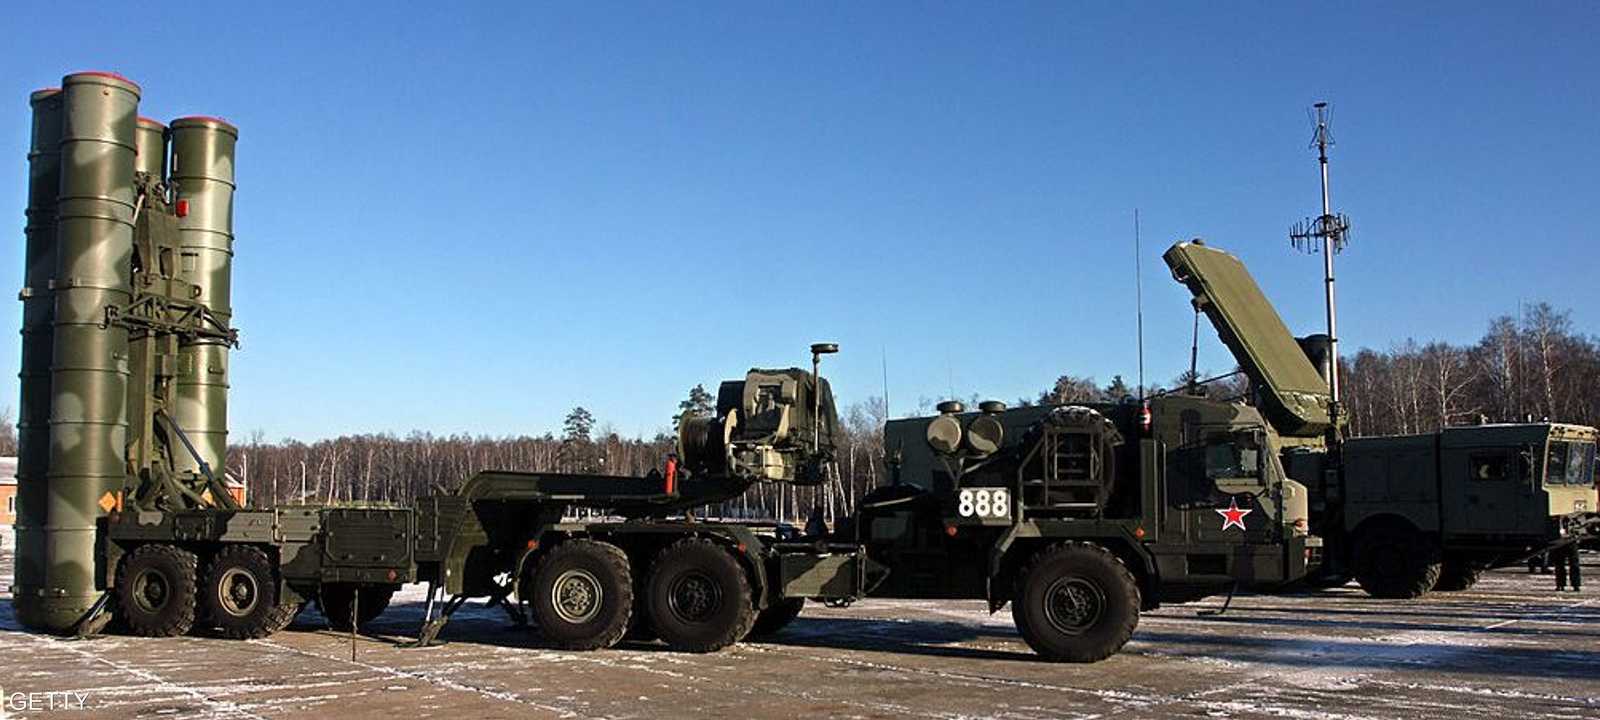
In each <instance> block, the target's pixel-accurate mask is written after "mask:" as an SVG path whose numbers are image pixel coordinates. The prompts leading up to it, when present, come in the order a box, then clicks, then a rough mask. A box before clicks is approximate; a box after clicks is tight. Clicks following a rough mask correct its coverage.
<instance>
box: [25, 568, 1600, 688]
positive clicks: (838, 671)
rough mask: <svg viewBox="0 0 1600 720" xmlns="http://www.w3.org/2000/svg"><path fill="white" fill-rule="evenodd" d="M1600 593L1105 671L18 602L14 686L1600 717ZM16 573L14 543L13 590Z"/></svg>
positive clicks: (403, 620)
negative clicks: (21, 614) (264, 629)
mask: <svg viewBox="0 0 1600 720" xmlns="http://www.w3.org/2000/svg"><path fill="white" fill-rule="evenodd" d="M1585 560H1586V566H1587V567H1588V570H1589V576H1590V577H1591V578H1594V581H1593V582H1594V583H1595V585H1596V586H1597V587H1592V588H1591V589H1590V590H1588V591H1586V592H1585V593H1583V594H1574V593H1570V592H1568V593H1560V594H1558V593H1556V592H1555V591H1554V590H1553V585H1554V583H1553V581H1552V580H1551V578H1550V577H1549V576H1529V575H1526V574H1523V573H1520V572H1509V571H1507V572H1496V573H1490V574H1489V575H1487V576H1486V578H1485V580H1484V582H1482V583H1481V584H1480V585H1479V586H1478V587H1477V588H1474V589H1473V590H1471V591H1468V592H1465V593H1440V594H1435V595H1432V596H1430V597H1427V598H1424V599H1422V600H1418V601H1405V602H1397V601H1378V600H1373V599H1371V598H1368V597H1366V596H1365V595H1364V594H1363V593H1361V592H1360V590H1359V589H1356V588H1355V587H1353V586H1352V587H1347V588H1340V589H1337V590H1332V591H1327V592H1322V593H1313V594H1302V595H1291V596H1277V597H1265V596H1243V597H1239V598H1236V599H1235V600H1234V603H1233V607H1232V608H1231V609H1230V610H1229V611H1228V612H1227V613H1226V614H1223V615H1220V616H1200V615H1199V614H1198V612H1199V611H1200V610H1202V609H1208V608H1215V607H1217V606H1218V605H1220V604H1221V598H1214V599H1212V600H1208V601H1205V602H1201V603H1193V604H1188V605H1178V606H1172V607H1166V608H1162V609H1160V610H1157V611H1155V612H1153V613H1148V614H1146V615H1145V616H1144V618H1143V619H1142V620H1141V622H1140V626H1139V630H1138V632H1137V633H1136V634H1135V636H1134V639H1133V642H1131V643H1130V644H1129V645H1128V647H1127V649H1126V650H1125V651H1124V652H1123V653H1121V654H1120V655H1117V656H1116V657H1113V658H1111V659H1109V660H1107V661H1105V662H1102V663H1097V664H1094V665H1055V664H1049V663H1042V662H1039V661H1037V659H1036V658H1035V657H1034V656H1033V654H1032V653H1031V652H1030V651H1029V650H1028V648H1027V646H1026V645H1025V644H1024V643H1023V642H1022V641H1021V639H1020V638H1019V637H1018V636H1017V634H1016V631H1015V629H1014V628H1013V627H1012V624H1011V618H1010V613H1009V612H1008V611H1001V612H1000V613H999V614H995V615H990V614H989V613H988V612H987V608H986V607H985V606H984V604H983V603H981V602H913V601H901V600H868V601H864V602H861V603H858V604H856V605H855V606H853V607H851V608H849V609H843V610H840V609H830V608H823V607H820V606H815V605H812V606H809V607H808V608H807V611H806V614H805V615H804V616H802V617H801V619H800V620H798V621H796V623H795V624H794V625H792V626H791V627H790V628H789V630H787V631H786V632H784V633H783V634H781V635H780V636H778V637H777V638H775V639H774V640H772V641H769V642H760V643H746V644H742V645H739V646H737V647H734V648H731V649H729V650H726V651H723V652H720V653H714V654H710V655H689V654H682V653H675V652H670V651H667V650H666V649H665V648H664V647H662V646H660V645H657V644H627V645H624V646H622V647H621V648H618V649H615V650H609V651H604V652H594V653H573V652H562V651H557V650H552V649H549V648H546V647H543V646H542V645H541V644H540V642H539V639H538V637H537V635H536V634H534V633H532V632H529V631H526V630H521V629H516V628H513V627H511V626H510V625H509V624H508V623H507V622H506V618H505V615H504V613H502V612H501V611H500V610H498V609H493V608H485V607H483V606H482V604H481V603H473V604H471V605H469V606H467V607H466V608H463V609H462V611H461V612H460V613H458V614H457V615H456V618H455V620H454V621H453V622H452V623H451V625H450V626H449V627H448V628H447V629H446V630H445V634H444V637H445V639H446V640H448V641H449V643H448V644H447V645H444V646H442V647H436V648H427V649H420V650H405V649H400V648H398V647H396V643H397V642H398V641H401V640H404V639H407V638H408V637H411V636H413V635H414V634H415V632H416V629H417V626H418V624H419V623H420V620H421V618H422V614H423V607H424V603H425V600H426V594H425V590H424V589H423V588H422V587H420V586H416V587H408V588H406V589H405V590H404V591H402V592H401V593H400V594H399V595H397V596H396V597H395V601H394V604H393V605H392V607H391V610H390V611H389V612H388V613H386V614H385V615H384V617H383V618H382V619H380V620H379V621H378V622H377V623H375V625H374V627H373V633H372V634H373V636H370V637H363V638H360V639H359V640H357V641H356V642H355V651H356V652H355V659H354V660H352V659H351V646H352V642H351V639H350V637H349V636H348V635H347V634H339V633H334V632H331V631H328V630H327V629H326V628H325V627H324V623H323V621H322V618H321V617H320V616H319V615H317V613H316V612H315V610H310V609H308V610H307V611H306V612H305V613H303V614H302V615H301V617H300V618H299V619H298V620H297V621H296V622H295V624H294V625H293V626H291V627H290V629H289V630H287V631H285V632H282V633H279V634H277V635H275V636H273V637H271V638H268V639H266V640H260V641H252V642H233V641H226V640H220V639H214V638H204V637H187V638H173V639H159V640H154V639H145V638H132V637H121V636H109V637H103V638H98V639H94V640H87V641H73V640H65V639H60V638H51V637H44V636H39V635H32V634H29V633H25V632H22V631H21V629H20V628H19V627H18V626H17V624H16V621H15V619H14V617H13V616H12V613H11V607H10V602H9V596H8V595H0V688H3V690H4V692H5V693H8V694H14V693H18V692H33V693H45V692H57V693H61V692H73V693H83V694H84V695H85V696H86V698H87V699H86V702H85V706H84V707H83V708H82V709H57V710H43V711H37V712H31V713H30V712H17V711H16V710H12V711H11V713H10V714H11V716H14V717H57V716H60V717H64V718H65V717H97V718H98V717H104V718H129V717H150V718H176V717H183V718H191V717H192V718H324V717H329V716H333V715H337V716H338V717H340V718H350V719H352V720H353V719H356V718H389V717H394V716H403V717H406V718H408V719H409V718H457V717H473V718H479V717H482V718H501V717H505V718H522V717H557V718H589V717H613V718H657V717H696V718H707V717H741V718H743V717H784V718H791V717H855V718H882V717H903V716H917V717H938V718H1103V717H1124V718H1166V717H1215V718H1296V719H1297V718H1307V719H1309V718H1334V719H1356V718H1407V720H1413V719H1424V718H1448V719H1449V720H1468V719H1471V718H1492V719H1493V720H1511V719H1516V718H1590V719H1593V718H1600V683H1597V682H1596V680H1597V679H1600V592H1597V591H1600V557H1596V556H1589V557H1586V559H1585ZM10 576H11V567H10V558H9V551H0V577H3V578H4V579H0V585H4V584H8V583H9V578H10Z"/></svg>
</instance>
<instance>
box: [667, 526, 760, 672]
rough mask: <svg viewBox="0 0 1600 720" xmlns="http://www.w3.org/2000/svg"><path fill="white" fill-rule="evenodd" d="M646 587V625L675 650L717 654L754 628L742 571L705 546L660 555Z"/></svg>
mask: <svg viewBox="0 0 1600 720" xmlns="http://www.w3.org/2000/svg"><path fill="white" fill-rule="evenodd" d="M646 587H648V588H649V596H648V602H647V603H646V605H647V607H648V608H649V610H650V622H651V624H652V625H654V626H655V629H656V633H657V634H659V635H660V636H661V639H662V640H665V641H667V645H668V646H670V647H672V649H674V650H682V651H686V652H713V651H716V650H721V649H722V648H725V647H727V646H729V645H732V644H734V643H736V642H738V641H739V640H741V639H743V638H744V636H746V635H748V634H750V626H751V625H753V624H754V623H755V619H756V612H755V607H754V606H753V605H751V602H750V581H749V579H748V578H746V577H745V574H744V568H741V567H739V561H738V560H737V559H735V558H734V557H733V555H731V554H729V553H728V551H727V550H725V549H723V547H722V546H720V545H718V544H716V543H714V542H711V541H709V540H700V539H689V540H680V541H678V542H676V543H673V544H672V545H670V546H668V547H667V549H665V550H662V551H661V553H660V554H659V555H657V556H656V560H655V566H654V567H652V568H651V570H650V580H649V582H647V583H646Z"/></svg>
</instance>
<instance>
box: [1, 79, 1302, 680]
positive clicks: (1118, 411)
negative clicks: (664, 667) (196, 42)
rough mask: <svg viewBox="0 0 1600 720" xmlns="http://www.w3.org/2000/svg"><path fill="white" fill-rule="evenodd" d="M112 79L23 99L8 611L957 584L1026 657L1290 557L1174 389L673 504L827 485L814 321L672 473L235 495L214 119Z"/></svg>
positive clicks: (424, 633)
mask: <svg viewBox="0 0 1600 720" xmlns="http://www.w3.org/2000/svg"><path fill="white" fill-rule="evenodd" d="M141 94H142V90H141V88H140V87H139V86H138V85H137V84H135V83H133V82H132V81H129V80H128V79H126V78H123V77H121V76H119V75H115V74H112V73H99V72H89V73H75V74H72V75H69V76H67V77H65V78H64V79H63V82H62V87H61V88H60V89H54V88H52V89H46V90H41V91H38V92H36V93H34V94H33V95H32V96H31V98H30V104H31V106H32V108H33V112H34V114H33V121H34V122H33V139H32V144H31V149H30V152H29V176H30V182H29V198H28V215H27V217H28V224H27V232H26V236H27V251H26V255H27V270H26V275H25V279H24V288H23V291H22V293H21V299H22V301H23V303H24V312H23V315H24V321H23V350H22V372H21V379H22V383H21V394H22V403H21V406H22V412H21V414H20V418H19V419H20V422H19V443H20V446H21V447H20V450H19V464H18V470H17V475H18V486H19V487H18V501H19V502H18V521H17V535H18V548H17V563H16V578H15V582H14V584H13V586H12V591H13V603H14V606H15V608H16V614H17V617H18V619H19V620H20V621H21V622H22V623H23V624H24V625H25V626H27V627H29V628H30V629H35V630H40V631H46V632H58V633H60V632H74V633H79V634H92V633H94V632H97V631H98V630H99V629H101V628H103V627H104V626H105V625H106V624H107V623H108V622H109V621H110V619H111V618H113V617H116V618H119V619H120V620H121V621H122V624H123V625H124V626H125V627H126V628H127V629H128V630H130V631H131V632H133V633H136V634H139V635H146V636H172V635H179V634H183V633H187V632H189V631H191V630H197V629H199V630H209V631H213V632H216V633H218V634H221V635H223V636H227V637H235V638H250V637H262V636H265V635H269V634H271V633H273V632H275V631H277V630H279V629H281V628H282V627H284V626H286V625H287V624H288V623H289V622H290V621H291V620H292V619H293V618H294V617H295V615H296V614H297V613H298V612H299V611H300V609H301V608H302V607H304V605H305V604H307V603H310V602H315V603H317V604H318V605H319V606H320V607H321V608H322V610H323V612H324V614H326V615H327V616H328V617H329V619H330V620H331V621H332V623H333V624H334V625H335V626H336V627H349V628H354V627H358V626H360V625H362V624H364V623H365V622H368V621H370V620H371V619H372V618H374V617H376V616H377V615H378V614H379V613H381V612H382V611H383V609H384V607H385V606H386V605H387V604H388V602H389V600H390V598H391V597H392V594H393V592H394V591H395V590H396V589H397V588H398V587H399V586H401V585H403V584H405V583H411V582H425V583H428V584H429V586H430V588H431V590H430V595H429V599H430V600H429V608H428V619H427V621H426V624H425V625H424V627H423V628H422V630H421V632H420V633H419V637H418V641H419V643H421V644H427V643H429V642H431V641H432V640H433V639H434V638H436V637H437V635H438V633H439V632H440V631H441V630H442V629H443V628H444V626H445V624H446V622H448V620H449V618H450V616H451V614H452V613H453V612H454V611H455V610H456V609H458V608H459V607H461V605H462V603H464V602H466V601H467V600H468V599H469V598H487V599H488V600H489V601H490V602H492V603H495V604H498V605H500V606H501V607H503V608H505V609H506V611H507V612H508V613H509V614H510V615H511V616H512V617H513V618H516V619H527V618H528V616H531V619H532V621H533V622H534V623H535V624H537V625H538V627H539V628H540V630H541V631H542V632H543V635H544V636H545V638H546V639H547V641H549V642H551V643H552V644H555V645H557V646H559V647H566V648H577V649H593V648H602V647H607V646H610V645H613V644H615V643H617V642H618V641H619V640H621V638H622V637H623V636H624V635H626V634H628V633H630V632H632V633H633V634H634V635H635V636H636V637H643V636H652V635H653V636H656V637H659V638H661V639H662V640H665V641H666V642H667V644H668V645H670V646H671V647H674V648H678V649H682V650H690V651H711V650H715V649H718V648H721V647H724V646H726V645H728V644H730V643H733V642H737V641H738V640H740V639H742V638H744V637H745V636H746V635H749V634H752V633H764V632H772V631H774V630H776V629H778V628H781V627H782V626H783V625H784V624H785V623H787V622H788V621H790V620H792V619H793V618H794V617H795V616H796V615H797V614H798V613H799V612H800V610H801V608H802V606H803V604H804V603H805V601H806V600H807V599H817V600H823V601H827V602H832V603H839V604H843V603H848V602H849V601H851V600H854V599H857V598H861V597H869V596H878V597H907V598H973V599H983V600H987V601H988V603H989V605H990V607H991V608H992V609H994V610H998V609H999V608H1001V607H1003V606H1004V605H1005V604H1007V603H1010V604H1011V605H1012V606H1013V614H1014V616H1015V617H1016V619H1017V623H1018V627H1019V629H1021V631H1022V634H1023V636H1024V637H1025V638H1026V639H1027V641H1028V642H1029V644H1030V645H1032V646H1033V647H1034V648H1035V649H1037V650H1038V651H1039V652H1040V654H1041V655H1043V656H1044V657H1046V658H1049V659H1053V660H1073V661H1092V660H1098V659H1100V658H1103V657H1105V656H1107V655H1109V654H1111V653H1114V652H1116V651H1117V650H1118V649H1119V648H1120V647H1121V646H1122V645H1123V643H1125V642H1126V641H1127V639H1128V637H1129V635H1130V634H1131V632H1132V631H1133V628H1134V624H1135V623H1136V622H1137V618H1138V613H1139V611H1140V609H1141V608H1148V607H1153V606H1155V605H1156V604H1157V603H1159V602H1161V601H1164V600H1171V599H1175V598H1176V599H1182V598H1189V597H1195V596H1198V595H1201V594H1204V593H1207V592H1214V591H1215V590H1216V589H1218V588H1221V587H1225V586H1230V585H1232V584H1233V583H1235V582H1238V581H1243V582H1249V583H1251V584H1257V585H1276V584H1280V583H1284V582H1290V581H1293V580H1295V579H1297V578H1299V577H1301V576H1303V575H1304V574H1305V573H1306V571H1307V569H1308V567H1309V561H1310V556H1311V552H1312V549H1313V548H1314V546H1315V538H1312V537H1310V536H1309V535H1308V534H1307V533H1306V531H1305V523H1304V522H1303V517H1304V507H1305V506H1304V488H1301V487H1300V486H1298V485H1297V484H1295V483H1294V482H1293V481H1291V480H1288V479H1287V478H1286V477H1285V476H1284V475H1283V473H1282V471H1281V469H1280V468H1279V466H1278V461H1277V453H1276V445H1275V441H1274V439H1273V436H1272V434H1271V428H1270V427H1268V426H1267V425H1265V424H1264V423H1263V422H1262V420H1261V417H1260V416H1259V415H1258V414H1256V412H1255V411H1254V410H1253V409H1251V408H1248V407H1244V406H1242V405H1237V404H1225V403H1213V402H1210V401H1206V400H1203V399H1195V398H1171V399H1168V400H1163V401H1160V402H1158V403H1156V404H1155V405H1154V406H1153V411H1152V413H1151V414H1150V416H1149V420H1148V422H1146V421H1145V420H1144V419H1143V418H1144V415H1143V414H1142V413H1141V412H1140V411H1141V410H1142V408H1135V407H1132V406H1082V407H1077V406H1075V407H1065V408H1047V409H1019V410H1013V411H1007V410H1005V409H1004V408H1002V407H1000V406H998V405H986V406H984V407H982V408H980V412H978V413H975V414H972V413H964V412H962V409H961V408H956V407H954V406H946V407H945V408H944V411H943V412H942V413H941V414H940V415H939V416H938V417H933V418H922V419H913V420H904V421H896V422H894V423H891V424H890V426H889V427H888V429H887V432H888V435H889V437H890V438H891V439H892V440H893V445H894V450H895V455H894V460H893V467H894V477H895V478H896V482H895V483H893V484H892V485H890V486H888V487H885V488H882V489H880V490H878V491H876V492H874V493H873V495H872V496H870V497H869V498H867V500H866V501H865V502H864V503H863V504H862V509H861V511H860V512H859V513H858V514H856V515H855V516H854V517H851V518H848V519H846V520H845V521H844V522H842V523H841V524H840V526H839V527H837V528H835V529H834V531H832V532H829V531H827V529H826V528H825V527H813V528H811V531H810V532H808V533H800V532H797V531H795V530H793V529H791V528H787V527H783V526H776V525H771V524H756V523H728V522H708V521H704V520H698V519H696V518H695V517H694V516H693V515H692V514H690V513H689V512H688V511H689V510H690V509H691V508H694V507H698V506H702V505H707V504H715V503H718V502H721V501H723V500H727V499H729V498H733V497H737V496H738V495H739V494H740V493H742V492H745V491H746V490H748V489H749V488H750V487H751V486H752V485H753V484H755V483H758V482H779V483H792V484H798V485H807V484H816V483H819V482H821V481H822V480H823V479H824V478H825V477H826V471H827V467H828V464H829V462H830V460H831V457H832V452H833V447H834V432H835V428H836V427H837V414H836V412H835V410H834V407H833V397H832V393H831V392H830V390H829V388H828V385H827V382H826V381H825V380H824V379H823V378H822V377H821V375H820V372H819V365H820V358H821V356H822V355H823V354H827V353H831V352H834V351H836V350H837V347H835V346H832V345H827V344H820V345H816V346H813V348H812V351H813V355H812V368H811V371H810V372H809V373H808V372H806V371H805V370H801V369H795V368H789V369H781V370H759V369H758V370H752V371H751V372H750V373H749V374H747V375H746V377H745V378H743V379H741V380H737V381H730V382H726V383H723V384H722V385H721V387H720V388H719V392H718V400H717V406H716V410H717V411H716V414H715V415H714V416H712V417H687V418H684V420H683V422H682V423H681V426H680V434H679V441H678V446H679V447H678V457H679V458H681V464H677V463H676V462H669V463H668V464H667V465H666V467H664V468H663V470H662V471H661V472H656V473H652V474H650V475H647V476H645V477H614V476H603V475H582V474H555V473H513V472H488V473H481V474H479V475H477V476H475V477H473V478H471V479H469V480H467V481H466V482H465V483H464V484H463V486H462V487H461V489H460V490H458V491H456V492H453V493H447V494H439V495H434V496H429V497H423V498H419V499H418V500H416V501H415V502H414V503H413V504H412V505H409V506H397V507H306V506H283V507H266V508H260V507H244V506H241V504H240V503H239V502H237V501H235V500H234V498H233V496H232V495H231V494H230V492H229V491H228V488H227V487H226V484H225V482H224V477H223V475H222V470H221V468H222V467H223V464H224V453H225V450H226V437H227V424H226V417H227V408H226V403H227V387H228V385H227V363H228V355H229V352H230V351H231V349H233V348H234V347H235V346H236V345H237V338H238V334H237V331H236V329H235V328H234V327H233V326H232V322H231V318H232V308H231V303H230V288H231V266H232V257H233V244H234V236H233V225H232V220H233V212H232V208H233V194H234V188H235V185H234V151H235V147H236V142H237V140H238V137H239V132H238V129H237V128H235V127H234V126H233V125H231V124H230V123H228V122H226V121H224V120H220V119H218V118H213V117H190V118H182V119H179V120H176V121H174V122H172V123H171V124H170V125H163V124H162V123H159V122H156V121H154V120H150V119H147V118H141V117H139V116H138V112H137V109H138V103H139V101H140V99H141ZM1224 501H1225V502H1226V503H1227V507H1226V508H1223V507H1222V503H1223V502H1224ZM577 511H582V512H581V513H580V512H577ZM579 515H582V516H584V518H585V519H575V517H576V516H579ZM597 517H598V518H601V519H595V518H597ZM440 598H446V599H445V600H444V602H443V604H442V606H440V607H439V608H438V612H437V613H435V612H434V610H435V603H436V602H437V601H438V600H439V599H440ZM524 608H526V609H525V610H524Z"/></svg>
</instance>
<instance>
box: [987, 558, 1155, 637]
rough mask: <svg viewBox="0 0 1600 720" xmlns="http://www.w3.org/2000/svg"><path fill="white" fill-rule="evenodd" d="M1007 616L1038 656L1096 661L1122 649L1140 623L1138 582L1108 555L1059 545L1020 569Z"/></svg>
mask: <svg viewBox="0 0 1600 720" xmlns="http://www.w3.org/2000/svg"><path fill="white" fill-rule="evenodd" d="M1011 617H1012V618H1013V619H1014V620H1016V623H1017V630H1018V632H1020V633H1022V639H1023V640H1026V641H1027V643H1028V646H1029V647H1032V648H1033V650H1034V652H1037V653H1039V656H1040V657H1043V658H1044V659H1046V660H1051V661H1055V662H1097V661H1099V660H1104V659H1106V658H1107V657H1110V656H1112V655H1114V654H1116V653H1117V652H1118V651H1119V650H1121V649H1122V646H1123V645H1126V644H1127V643H1128V638H1130V637H1132V636H1133V630H1134V628H1135V627H1137V626H1138V625H1139V584H1138V582H1137V581H1136V580H1134V577H1133V573H1131V572H1129V571H1128V568H1127V567H1126V566H1124V565H1123V564H1122V561H1121V560H1119V559H1117V556H1116V555H1113V554H1112V553H1111V551H1109V550H1107V549H1105V548H1103V547H1101V546H1099V545H1094V544H1090V543H1082V542H1071V543H1063V544H1060V545H1056V546H1054V547H1051V548H1047V549H1044V550H1041V551H1039V552H1038V553H1037V554H1035V555H1034V556H1033V557H1032V558H1031V559H1030V560H1029V562H1028V564H1027V566H1026V567H1025V568H1023V570H1022V572H1021V574H1020V576H1019V577H1018V582H1017V590H1016V595H1015V598H1014V599H1013V600H1012V602H1011Z"/></svg>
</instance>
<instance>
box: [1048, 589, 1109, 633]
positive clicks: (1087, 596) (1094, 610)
mask: <svg viewBox="0 0 1600 720" xmlns="http://www.w3.org/2000/svg"><path fill="white" fill-rule="evenodd" d="M1044 603H1045V604H1044V611H1045V619H1047V620H1049V621H1050V625H1051V626H1052V627H1054V628H1055V629H1056V630H1057V631H1059V632H1062V633H1066V634H1068V635H1081V634H1083V633H1084V632H1085V631H1087V630H1088V629H1089V628H1091V627H1093V626H1094V624H1095V623H1096V622H1097V621H1099V620H1100V617H1101V616H1102V615H1104V614H1105V611H1106V594H1105V592H1104V591H1103V590H1101V589H1100V586H1099V585H1097V584H1095V583H1093V582H1091V581H1089V580H1088V579H1086V578H1080V577H1066V578H1061V579H1059V580H1056V581H1055V582H1053V583H1051V584H1050V588H1049V589H1048V590H1046V591H1045V596H1044Z"/></svg>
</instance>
